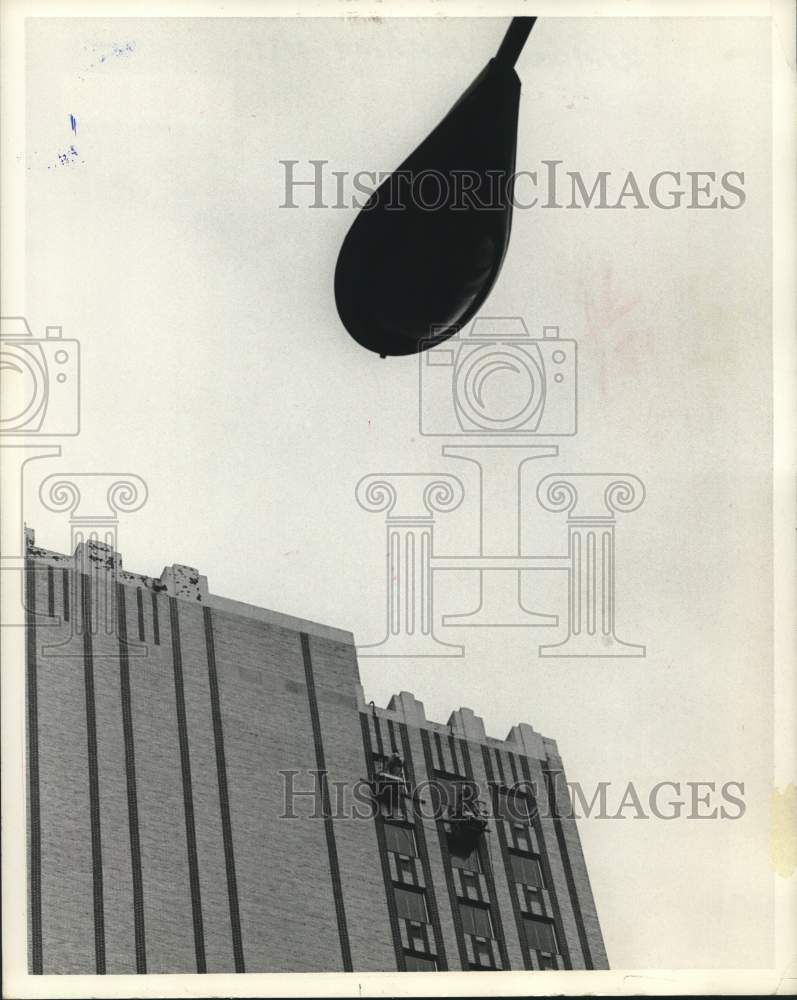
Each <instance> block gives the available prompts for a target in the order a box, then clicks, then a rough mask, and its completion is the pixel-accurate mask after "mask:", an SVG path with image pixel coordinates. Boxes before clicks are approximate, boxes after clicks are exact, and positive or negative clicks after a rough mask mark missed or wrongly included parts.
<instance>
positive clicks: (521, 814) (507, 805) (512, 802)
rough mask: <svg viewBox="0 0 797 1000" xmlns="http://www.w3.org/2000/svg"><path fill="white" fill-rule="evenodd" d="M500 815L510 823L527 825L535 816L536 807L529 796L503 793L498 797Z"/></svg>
mask: <svg viewBox="0 0 797 1000" xmlns="http://www.w3.org/2000/svg"><path fill="white" fill-rule="evenodd" d="M497 808H498V815H499V816H500V817H501V819H508V820H509V822H510V823H527V822H528V821H529V818H530V816H531V815H532V814H533V811H534V805H533V803H532V801H531V799H530V798H529V797H528V796H527V795H517V794H514V793H507V792H502V793H501V794H499V796H498V802H497Z"/></svg>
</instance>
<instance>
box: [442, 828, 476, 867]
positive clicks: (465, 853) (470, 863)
mask: <svg viewBox="0 0 797 1000" xmlns="http://www.w3.org/2000/svg"><path fill="white" fill-rule="evenodd" d="M448 850H449V853H450V855H451V865H452V867H454V868H465V869H467V871H469V872H480V871H481V870H482V863H481V857H480V855H479V845H478V844H475V845H474V846H473V847H469V846H463V845H461V844H460V843H458V842H457V841H456V840H455V839H454V838H453V837H449V838H448Z"/></svg>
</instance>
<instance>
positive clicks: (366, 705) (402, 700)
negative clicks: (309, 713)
mask: <svg viewBox="0 0 797 1000" xmlns="http://www.w3.org/2000/svg"><path fill="white" fill-rule="evenodd" d="M357 707H358V708H359V710H360V711H361V712H371V713H373V714H374V715H376V716H377V717H378V718H381V719H393V720H394V721H396V722H403V723H405V724H406V725H408V726H415V727H416V728H418V729H425V730H427V732H437V733H441V734H443V733H444V734H446V735H449V734H450V735H453V736H457V737H459V738H460V739H464V740H468V741H470V742H473V743H478V744H481V745H482V746H489V747H494V748H496V749H498V750H511V751H512V752H513V753H517V754H520V755H521V756H525V757H531V758H533V759H535V760H544V761H550V762H551V763H553V764H554V767H555V768H561V761H560V758H559V748H558V746H557V743H556V740H552V739H549V738H548V737H547V736H542V735H541V734H540V733H538V732H536V731H535V730H534V728H533V727H532V726H530V725H529V724H528V723H527V722H519V723H518V724H517V725H515V726H512V728H511V729H510V730H509V732H508V733H507V735H506V737H505V738H504V739H498V738H496V737H494V736H488V735H487V733H486V732H485V728H484V720H483V719H482V718H481V716H479V715H476V713H475V712H474V711H473V710H472V709H470V708H465V707H462V708H458V709H457V710H456V711H454V712H452V713H451V715H450V716H449V719H448V722H447V723H443V722H432V721H430V720H428V719H427V718H426V712H425V711H424V707H423V702H422V701H418V699H417V698H416V697H415V695H413V694H411V693H410V692H409V691H401V692H400V693H399V694H394V695H393V697H392V698H391V699H390V701H389V702H388V704H387V707H385V708H379V707H378V706H377V705H376V704H375V703H374V702H373V701H368V702H367V701H366V700H365V693H364V690H363V686H362V684H358V685H357Z"/></svg>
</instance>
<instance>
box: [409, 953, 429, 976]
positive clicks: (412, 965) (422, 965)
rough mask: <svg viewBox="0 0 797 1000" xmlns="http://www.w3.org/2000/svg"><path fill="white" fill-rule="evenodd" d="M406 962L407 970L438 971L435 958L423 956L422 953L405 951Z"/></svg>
mask: <svg viewBox="0 0 797 1000" xmlns="http://www.w3.org/2000/svg"><path fill="white" fill-rule="evenodd" d="M404 964H405V966H406V967H407V972H437V962H436V961H435V960H434V959H433V958H422V957H421V956H420V955H408V954H407V953H406V952H405V953H404Z"/></svg>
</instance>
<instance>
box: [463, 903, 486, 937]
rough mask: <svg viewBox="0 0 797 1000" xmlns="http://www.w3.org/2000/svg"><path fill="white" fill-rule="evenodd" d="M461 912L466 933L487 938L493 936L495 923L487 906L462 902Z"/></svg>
mask: <svg viewBox="0 0 797 1000" xmlns="http://www.w3.org/2000/svg"><path fill="white" fill-rule="evenodd" d="M459 912H460V914H461V915H462V930H463V931H464V932H465V933H466V934H475V935H477V936H478V937H487V938H491V937H492V936H493V925H492V922H491V921H490V911H489V910H488V909H487V907H485V906H474V905H473V904H472V903H463V902H460V904H459Z"/></svg>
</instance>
